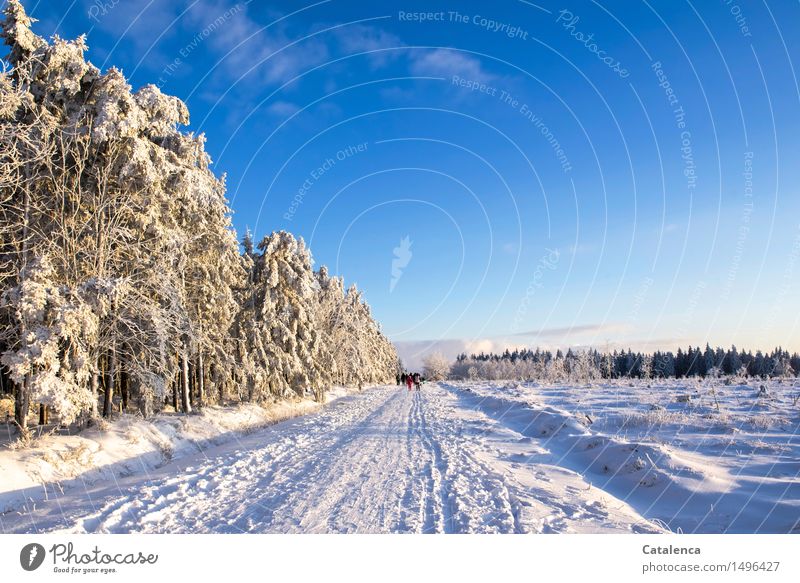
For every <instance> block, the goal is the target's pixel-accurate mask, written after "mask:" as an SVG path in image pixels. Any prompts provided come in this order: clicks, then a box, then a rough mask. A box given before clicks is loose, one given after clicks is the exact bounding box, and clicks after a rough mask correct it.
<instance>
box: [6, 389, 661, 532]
mask: <svg viewBox="0 0 800 583" xmlns="http://www.w3.org/2000/svg"><path fill="white" fill-rule="evenodd" d="M458 393H459V392H458V391H457V390H454V389H453V388H452V387H448V386H447V385H438V384H426V385H425V386H424V388H423V390H422V391H421V392H408V391H407V390H406V389H405V387H403V388H400V387H395V386H386V387H376V388H374V389H370V390H367V391H364V392H363V393H361V394H358V395H355V396H352V397H348V398H344V399H340V400H338V401H336V402H334V403H333V404H331V405H330V406H326V407H325V408H324V409H323V410H322V411H320V412H318V413H315V414H311V415H308V416H305V417H301V418H298V419H294V420H290V421H286V422H283V423H280V424H277V425H274V426H272V427H269V428H265V429H261V430H258V431H255V432H253V433H252V434H250V435H247V436H245V437H243V438H241V439H239V440H236V441H234V442H233V443H229V444H226V445H222V446H219V447H217V448H214V449H211V450H207V451H205V452H203V453H199V454H197V455H195V456H193V457H191V458H186V459H183V460H181V461H176V462H173V463H171V464H168V465H166V466H164V467H163V468H161V469H160V470H159V471H158V472H157V473H151V474H150V475H149V476H145V475H134V476H130V477H129V478H125V479H122V480H118V481H116V482H113V483H108V482H106V483H104V484H96V485H94V486H91V487H88V488H87V489H86V490H80V491H78V489H77V488H75V489H74V490H72V491H67V492H65V493H64V495H61V496H59V497H58V498H57V499H51V500H49V501H48V502H45V503H43V504H41V505H40V506H39V507H38V508H35V509H27V510H21V511H18V512H16V513H6V514H5V515H3V516H2V523H3V527H4V530H5V531H6V532H111V533H118V532H122V533H127V532H156V533H196V532H229V533H240V532H255V533H266V532H275V533H291V532H304V533H328V532H336V533H350V532H359V533H367V532H413V533H462V532H470V533H525V532H612V531H613V532H659V531H660V530H661V529H660V528H659V527H658V526H657V525H655V524H654V523H652V522H649V521H647V520H645V519H644V518H642V517H641V516H640V515H639V514H637V512H636V511H634V510H633V508H632V507H631V506H629V505H628V504H627V503H626V502H624V501H622V500H620V499H617V498H615V497H614V496H612V495H611V494H609V493H607V492H605V491H603V490H601V489H599V488H596V487H593V486H592V485H591V484H590V483H589V482H587V481H586V480H585V479H584V478H583V477H582V476H581V475H580V474H579V473H577V472H576V471H574V470H571V469H567V468H565V467H561V466H559V465H557V464H548V463H541V461H537V462H536V463H534V462H532V461H531V460H533V459H539V458H541V459H547V456H548V455H549V451H548V450H547V449H546V447H547V445H546V442H545V441H544V440H536V439H533V438H531V437H530V436H525V435H523V434H522V433H518V432H516V431H515V430H514V429H512V428H511V427H509V426H508V425H507V424H504V423H503V420H502V419H495V418H494V416H492V415H487V414H485V413H483V412H481V410H480V408H479V407H473V406H471V405H470V404H469V403H468V402H466V401H465V400H464V399H463V397H462V396H461V395H459V394H458ZM542 456H544V457H542Z"/></svg>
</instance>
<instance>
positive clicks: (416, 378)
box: [414, 372, 421, 390]
mask: <svg viewBox="0 0 800 583" xmlns="http://www.w3.org/2000/svg"><path fill="white" fill-rule="evenodd" d="M420 379H421V377H420V375H419V373H418V372H415V373H414V387H415V388H416V389H417V390H419V386H420Z"/></svg>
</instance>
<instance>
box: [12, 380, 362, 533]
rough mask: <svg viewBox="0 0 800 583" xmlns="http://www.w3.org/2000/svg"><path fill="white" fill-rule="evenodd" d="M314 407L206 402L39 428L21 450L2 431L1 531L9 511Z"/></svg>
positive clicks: (336, 392) (338, 393) (338, 391)
mask: <svg viewBox="0 0 800 583" xmlns="http://www.w3.org/2000/svg"><path fill="white" fill-rule="evenodd" d="M349 392H350V390H349V389H347V388H344V387H333V388H332V389H331V390H330V391H329V392H328V393H327V402H328V403H331V402H333V401H335V400H336V399H338V398H341V397H343V396H345V395H347V394H348V393H349ZM320 407H321V405H320V404H319V403H316V402H314V401H311V400H308V399H306V400H301V401H277V402H275V403H270V404H268V405H266V406H260V405H256V404H252V403H244V404H241V405H237V406H229V407H219V406H208V407H204V408H203V409H202V410H201V412H200V413H199V414H196V415H175V414H169V413H164V414H160V415H158V416H156V417H154V418H153V419H152V420H144V419H142V418H141V417H140V416H136V415H122V416H121V417H120V418H118V419H116V420H115V421H114V422H113V423H107V424H105V425H106V428H105V429H99V428H93V429H87V430H84V431H82V432H80V433H78V434H76V435H59V434H57V433H55V432H52V433H44V434H43V435H42V436H41V437H39V438H38V439H36V440H35V442H34V444H33V446H32V447H29V448H24V449H23V448H15V447H13V439H12V435H13V434H12V433H11V432H10V431H9V432H8V434H7V436H3V437H4V439H3V441H6V444H5V445H6V447H4V448H2V449H0V531H3V530H4V528H3V524H2V523H4V522H5V521H6V519H7V518H6V517H7V515H8V513H9V512H10V513H12V514H14V513H18V512H25V511H26V509H30V508H34V507H38V506H40V505H41V504H42V503H46V502H48V501H51V502H52V501H54V500H56V501H57V498H58V497H59V496H60V495H62V494H65V493H70V492H73V491H81V492H86V491H87V488H89V487H91V486H94V485H95V484H105V483H107V482H115V481H116V480H118V479H120V478H124V477H127V476H139V477H142V478H146V477H147V476H148V475H150V473H151V472H153V471H155V470H158V469H159V468H161V467H164V466H165V465H168V464H169V463H170V462H174V461H177V460H180V459H183V458H185V457H190V456H194V455H197V454H198V453H200V452H203V451H205V450H207V449H209V448H213V447H214V446H217V445H219V444H222V443H227V442H231V441H236V440H239V439H241V437H242V435H245V434H247V433H251V432H253V431H256V430H258V429H260V428H263V427H265V426H267V425H271V424H274V423H278V422H280V421H284V420H286V419H290V418H292V417H296V416H298V415H304V414H308V413H312V412H314V411H317V410H318V409H320Z"/></svg>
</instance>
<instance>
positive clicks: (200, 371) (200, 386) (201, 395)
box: [197, 351, 206, 407]
mask: <svg viewBox="0 0 800 583" xmlns="http://www.w3.org/2000/svg"><path fill="white" fill-rule="evenodd" d="M205 373H206V371H205V367H204V366H203V353H202V351H201V352H199V353H198V355H197V406H198V407H202V406H203V400H204V399H205V378H204V376H205Z"/></svg>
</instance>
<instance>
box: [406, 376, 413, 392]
mask: <svg viewBox="0 0 800 583" xmlns="http://www.w3.org/2000/svg"><path fill="white" fill-rule="evenodd" d="M413 384H414V378H413V377H412V376H411V375H410V374H407V375H406V386H407V387H408V390H409V392H410V391H411V385H413Z"/></svg>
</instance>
